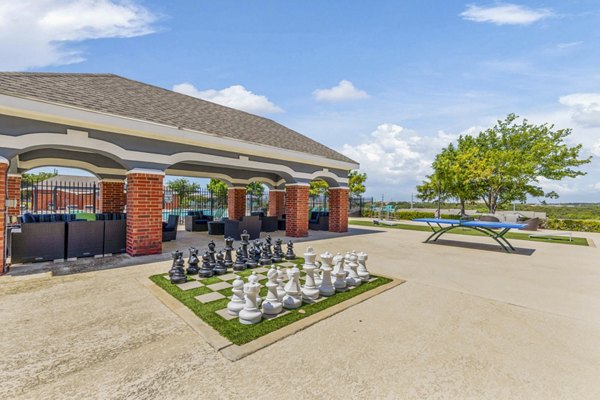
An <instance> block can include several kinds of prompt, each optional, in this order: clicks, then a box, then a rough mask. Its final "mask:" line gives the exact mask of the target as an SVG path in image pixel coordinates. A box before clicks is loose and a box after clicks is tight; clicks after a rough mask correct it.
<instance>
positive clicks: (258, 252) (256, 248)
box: [254, 240, 263, 263]
mask: <svg viewBox="0 0 600 400" xmlns="http://www.w3.org/2000/svg"><path fill="white" fill-rule="evenodd" d="M262 246H263V245H262V243H261V242H260V241H259V240H255V241H254V261H256V262H257V263H259V262H260V255H261V253H262Z"/></svg>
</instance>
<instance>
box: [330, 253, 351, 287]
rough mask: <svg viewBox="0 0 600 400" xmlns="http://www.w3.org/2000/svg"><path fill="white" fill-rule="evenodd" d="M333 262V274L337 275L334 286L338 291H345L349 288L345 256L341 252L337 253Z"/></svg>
mask: <svg viewBox="0 0 600 400" xmlns="http://www.w3.org/2000/svg"><path fill="white" fill-rule="evenodd" d="M333 264H334V265H335V268H334V269H333V275H334V276H335V282H333V287H334V288H335V291H336V292H345V291H346V290H348V287H347V286H348V285H346V271H345V270H344V256H342V255H341V254H340V253H337V254H336V255H335V257H333Z"/></svg>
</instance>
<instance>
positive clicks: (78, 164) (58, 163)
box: [19, 158, 127, 178]
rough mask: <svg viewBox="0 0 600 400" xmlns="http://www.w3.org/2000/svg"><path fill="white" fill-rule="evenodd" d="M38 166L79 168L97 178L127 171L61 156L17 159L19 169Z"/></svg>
mask: <svg viewBox="0 0 600 400" xmlns="http://www.w3.org/2000/svg"><path fill="white" fill-rule="evenodd" d="M39 167H66V168H79V169H82V170H84V171H88V172H89V173H91V174H94V175H95V176H97V177H98V178H100V175H122V176H125V174H126V172H127V171H126V170H125V169H115V168H103V167H98V166H96V165H94V164H91V163H88V162H85V161H79V160H68V159H63V158H36V159H34V160H28V161H21V160H20V161H19V168H21V169H26V170H30V169H33V168H39Z"/></svg>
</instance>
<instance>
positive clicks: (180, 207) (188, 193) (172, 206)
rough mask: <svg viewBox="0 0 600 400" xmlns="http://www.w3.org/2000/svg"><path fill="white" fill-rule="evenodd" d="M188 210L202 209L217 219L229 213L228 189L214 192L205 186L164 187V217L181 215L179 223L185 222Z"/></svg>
mask: <svg viewBox="0 0 600 400" xmlns="http://www.w3.org/2000/svg"><path fill="white" fill-rule="evenodd" d="M188 211H202V212H203V213H204V214H205V215H212V216H213V217H214V218H215V219H219V218H222V217H223V216H226V215H227V214H226V213H227V190H223V191H218V192H212V191H210V190H208V189H205V188H185V189H173V188H170V187H168V186H165V187H164V188H163V219H164V220H167V218H168V215H170V214H174V215H179V223H180V224H183V223H184V219H185V218H184V217H185V216H186V215H187V213H188Z"/></svg>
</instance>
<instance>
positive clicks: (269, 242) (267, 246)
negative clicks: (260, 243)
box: [264, 235, 273, 258]
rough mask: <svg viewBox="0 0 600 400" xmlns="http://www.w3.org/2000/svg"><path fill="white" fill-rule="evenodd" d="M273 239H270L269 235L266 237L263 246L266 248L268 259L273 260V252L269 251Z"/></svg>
mask: <svg viewBox="0 0 600 400" xmlns="http://www.w3.org/2000/svg"><path fill="white" fill-rule="evenodd" d="M272 240H273V239H271V236H270V235H267V237H266V238H265V244H264V246H265V247H266V248H267V254H268V256H269V258H273V250H271V248H272V246H273V242H272Z"/></svg>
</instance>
